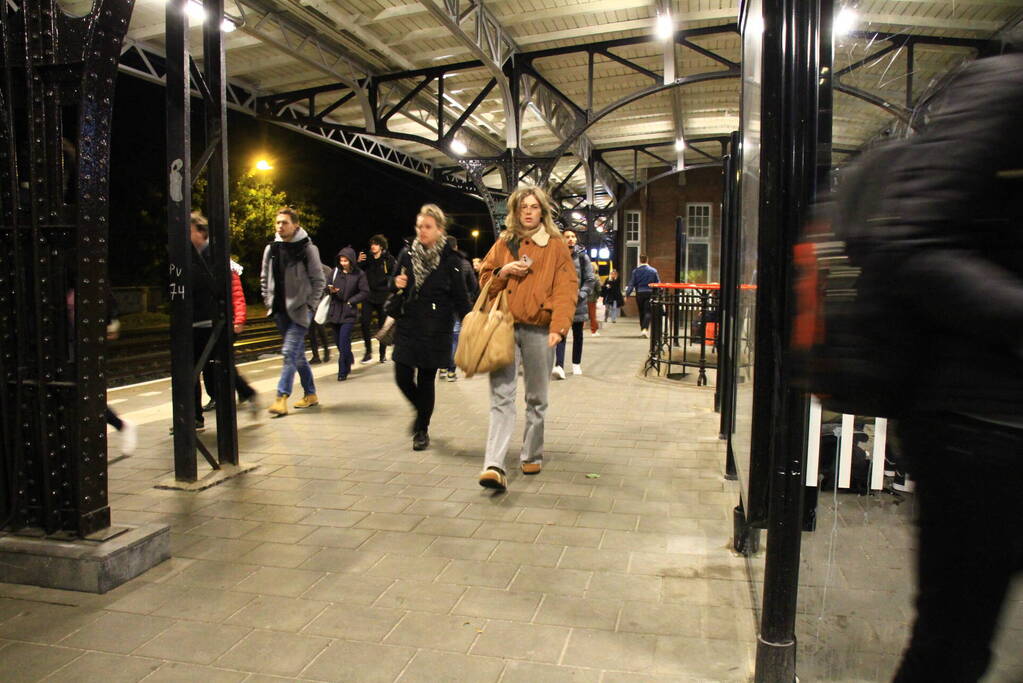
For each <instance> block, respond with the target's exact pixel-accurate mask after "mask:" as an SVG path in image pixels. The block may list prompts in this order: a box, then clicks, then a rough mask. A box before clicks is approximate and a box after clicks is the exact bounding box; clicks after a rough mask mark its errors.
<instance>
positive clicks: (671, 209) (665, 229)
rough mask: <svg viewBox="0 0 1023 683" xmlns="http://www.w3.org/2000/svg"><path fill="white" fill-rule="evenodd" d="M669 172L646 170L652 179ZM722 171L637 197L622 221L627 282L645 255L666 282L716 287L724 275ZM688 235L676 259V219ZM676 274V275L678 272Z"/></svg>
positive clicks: (620, 258)
mask: <svg viewBox="0 0 1023 683" xmlns="http://www.w3.org/2000/svg"><path fill="white" fill-rule="evenodd" d="M665 170H666V169H654V168H651V169H647V177H651V178H652V177H654V176H656V175H658V174H660V173H662V172H664V171H665ZM723 191H724V177H723V170H722V169H721V168H717V167H714V168H698V169H693V170H691V171H685V172H684V173H678V174H675V175H671V176H668V177H666V178H662V179H660V180H658V181H656V182H654V183H651V184H650V185H649V186H647V187H646V188H644V189H642V190H640V191H639V192H637V193H636V194H635V195H633V197H631V198H630V199H629V200H628V201H627V202H626V203H625V205H624V206H623V207H622V210H621V212H620V213H619V216H618V228H619V229H618V237H617V249H616V253H615V255H614V257H615V263H616V267H617V268H618V270H619V273H620V274H621V278H622V280H623V282H624V283H627V282H628V278H629V275H630V274H631V273H632V270H633V268H635V267H636V265H637V264H638V263H639V255H640V254H646V255H647V256H648V257H649V258H650V265H651V266H653V267H654V268H656V269H657V272H658V273H659V274H660V276H661V280H662V281H663V282H717V281H718V280H719V279H720V273H721V268H720V265H721V253H720V252H721V201H722V193H723ZM677 217H681V218H682V219H683V222H684V225H685V228H686V235H685V239H684V240H683V242H684V244H683V247H682V249H681V250H680V252H681V254H680V255H679V258H676V254H675V248H676V247H675V245H676V236H675V219H676V218H677ZM676 268H677V270H676Z"/></svg>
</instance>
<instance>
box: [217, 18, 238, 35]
mask: <svg viewBox="0 0 1023 683" xmlns="http://www.w3.org/2000/svg"><path fill="white" fill-rule="evenodd" d="M236 28H238V24H236V23H234V22H233V21H231V20H230V19H228V18H227V17H224V20H223V21H222V22H220V30H221V31H223V32H224V33H231V32H232V31H234V30H235V29H236Z"/></svg>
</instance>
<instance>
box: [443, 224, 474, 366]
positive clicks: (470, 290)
mask: <svg viewBox="0 0 1023 683" xmlns="http://www.w3.org/2000/svg"><path fill="white" fill-rule="evenodd" d="M448 243H449V244H450V245H451V250H452V251H454V252H455V253H456V254H458V255H459V256H460V257H461V258H462V276H463V278H464V279H465V291H466V293H467V294H468V295H469V303H470V304H473V303H475V302H476V297H477V296H479V293H480V286H479V282H478V281H477V280H476V271H475V269H473V267H472V264H471V263H469V257H468V255H466V253H465V252H463V251H459V249H458V240H456V239H455V238H454V237H451V236H448ZM461 331H462V319H461V318H460V317H459V316H457V315H456V316H455V326H454V328H453V329H452V332H451V360H450V361H449V362H448V368H447V371H445V370H444V369H443V368H442V369H441V372H440V375H441V377H442V378H444V377H445V376H446V377H447V380H448V381H449V382H455V381H457V380H458V372H457V370H456V369H455V350H457V349H458V334H459V333H460V332H461Z"/></svg>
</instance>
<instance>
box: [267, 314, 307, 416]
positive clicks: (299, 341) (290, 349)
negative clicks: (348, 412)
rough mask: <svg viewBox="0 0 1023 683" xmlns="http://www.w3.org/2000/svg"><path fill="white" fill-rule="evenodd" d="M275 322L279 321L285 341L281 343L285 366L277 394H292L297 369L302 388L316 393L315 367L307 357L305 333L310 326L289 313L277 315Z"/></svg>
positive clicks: (278, 383) (282, 369) (279, 328)
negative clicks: (301, 323) (296, 320)
mask: <svg viewBox="0 0 1023 683" xmlns="http://www.w3.org/2000/svg"><path fill="white" fill-rule="evenodd" d="M274 322H275V323H277V329H278V330H280V331H281V335H282V336H283V337H284V343H283V344H282V345H281V355H282V356H284V366H283V367H282V368H281V379H280V380H279V381H278V382H277V395H278V396H290V395H291V389H292V387H294V385H295V372H296V371H297V372H298V377H299V380H301V382H302V390H303V391H305V393H307V394H315V393H316V383H315V382H314V381H313V369H312V368H311V367H309V362H308V361H307V360H306V359H305V335H306V332H307V331H308V330H309V328H308V327H303V326H302V325H299V324H298V323H296V322H295V321H294V320H292V319H291V317H290V316H289V315H288V314H287V313H278V314H277V315H275V316H274Z"/></svg>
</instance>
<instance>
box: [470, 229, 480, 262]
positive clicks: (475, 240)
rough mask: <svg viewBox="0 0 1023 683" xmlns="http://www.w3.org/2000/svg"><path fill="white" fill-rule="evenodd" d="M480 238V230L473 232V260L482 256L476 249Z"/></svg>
mask: <svg viewBox="0 0 1023 683" xmlns="http://www.w3.org/2000/svg"><path fill="white" fill-rule="evenodd" d="M479 237H480V231H479V230H473V231H472V257H473V258H476V257H478V256H479V255H480V252H479V249H477V248H476V245H477V244H478V240H479Z"/></svg>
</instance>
